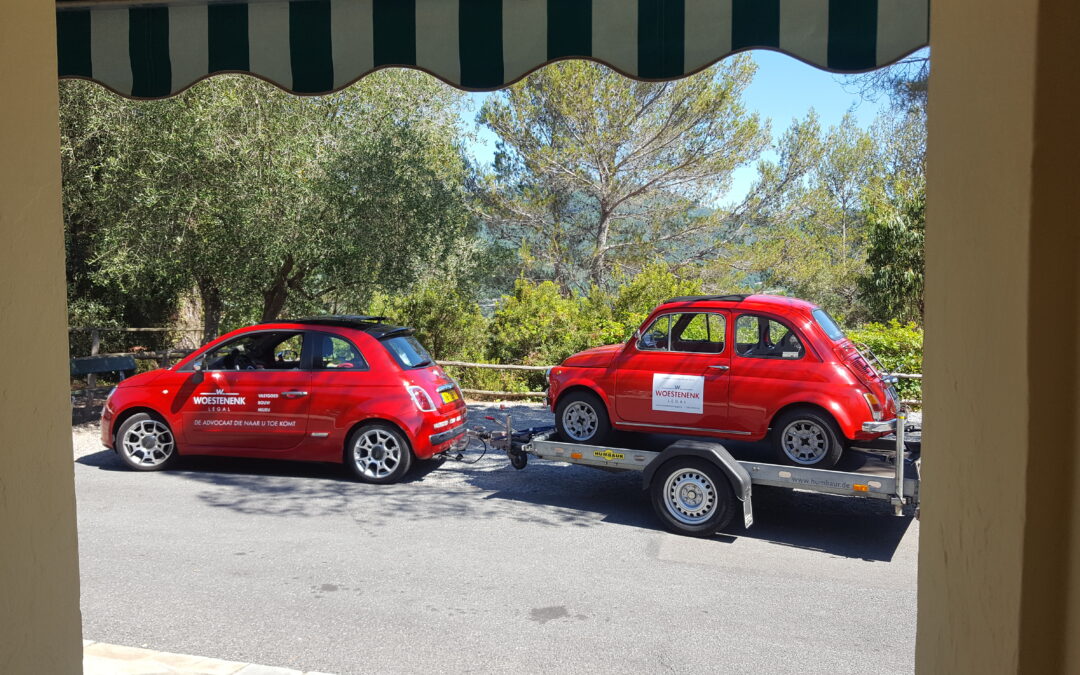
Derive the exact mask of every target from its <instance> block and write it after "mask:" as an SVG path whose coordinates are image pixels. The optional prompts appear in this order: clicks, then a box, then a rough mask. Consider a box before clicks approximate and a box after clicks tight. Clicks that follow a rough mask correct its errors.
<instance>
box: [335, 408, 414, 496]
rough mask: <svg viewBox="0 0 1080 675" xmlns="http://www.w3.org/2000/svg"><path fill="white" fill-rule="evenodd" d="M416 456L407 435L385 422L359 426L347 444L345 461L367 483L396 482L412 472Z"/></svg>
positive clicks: (383, 483) (384, 483)
mask: <svg viewBox="0 0 1080 675" xmlns="http://www.w3.org/2000/svg"><path fill="white" fill-rule="evenodd" d="M413 459H414V457H413V452H412V447H411V446H410V445H409V440H408V439H407V438H405V434H403V433H401V431H400V430H399V429H398V428H397V427H395V426H392V425H390V424H385V423H382V422H373V423H371V424H365V425H364V426H362V427H359V428H358V429H356V430H355V431H353V432H352V433H351V434H349V440H348V441H346V443H345V464H347V465H348V466H349V468H350V469H351V470H352V472H353V474H354V475H355V476H356V477H357V478H358V479H360V480H361V481H363V482H364V483H375V484H377V485H387V484H389V483H396V482H398V481H400V480H401V479H402V478H404V477H405V474H407V473H409V469H410V468H412V463H413Z"/></svg>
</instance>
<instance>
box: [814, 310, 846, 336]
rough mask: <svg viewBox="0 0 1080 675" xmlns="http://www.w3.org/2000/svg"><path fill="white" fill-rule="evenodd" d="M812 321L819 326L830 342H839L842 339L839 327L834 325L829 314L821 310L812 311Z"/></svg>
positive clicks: (834, 322) (842, 333) (842, 334)
mask: <svg viewBox="0 0 1080 675" xmlns="http://www.w3.org/2000/svg"><path fill="white" fill-rule="evenodd" d="M814 320H815V321H817V324H818V325H819V326H821V330H823V331H825V334H826V335H828V336H829V339H831V340H841V339H843V337H844V331H843V330H841V329H840V326H838V325H837V324H836V321H834V320H833V318H832V317H831V316H829V313H828V312H826V311H825V310H823V309H815V310H814Z"/></svg>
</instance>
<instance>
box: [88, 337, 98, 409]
mask: <svg viewBox="0 0 1080 675" xmlns="http://www.w3.org/2000/svg"><path fill="white" fill-rule="evenodd" d="M100 351H101V331H99V330H98V329H97V328H94V329H93V330H91V331H90V356H97V355H98V352H100ZM96 386H97V373H90V374H89V375H87V376H86V405H87V406H92V405H94V387H96Z"/></svg>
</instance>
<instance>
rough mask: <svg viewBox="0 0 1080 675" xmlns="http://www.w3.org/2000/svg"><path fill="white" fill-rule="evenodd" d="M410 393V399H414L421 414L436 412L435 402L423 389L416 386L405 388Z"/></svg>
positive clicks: (411, 385)
mask: <svg viewBox="0 0 1080 675" xmlns="http://www.w3.org/2000/svg"><path fill="white" fill-rule="evenodd" d="M405 389H406V391H408V392H409V397H410V398H411V399H412V402H413V404H414V405H416V409H417V410H419V411H420V412H435V401H433V400H431V396H430V395H429V394H428V393H427V392H426V391H424V389H423V387H418V386H416V385H415V384H410V385H408V386H406V387H405Z"/></svg>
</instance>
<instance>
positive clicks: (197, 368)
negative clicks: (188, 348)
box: [191, 358, 205, 373]
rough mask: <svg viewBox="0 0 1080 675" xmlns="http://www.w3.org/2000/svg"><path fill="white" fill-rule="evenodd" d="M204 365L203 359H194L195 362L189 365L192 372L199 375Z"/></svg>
mask: <svg viewBox="0 0 1080 675" xmlns="http://www.w3.org/2000/svg"><path fill="white" fill-rule="evenodd" d="M204 365H205V361H204V359H201V358H198V359H195V362H194V363H192V364H191V369H192V370H194V371H195V372H196V373H201V372H202V369H203V366H204Z"/></svg>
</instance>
